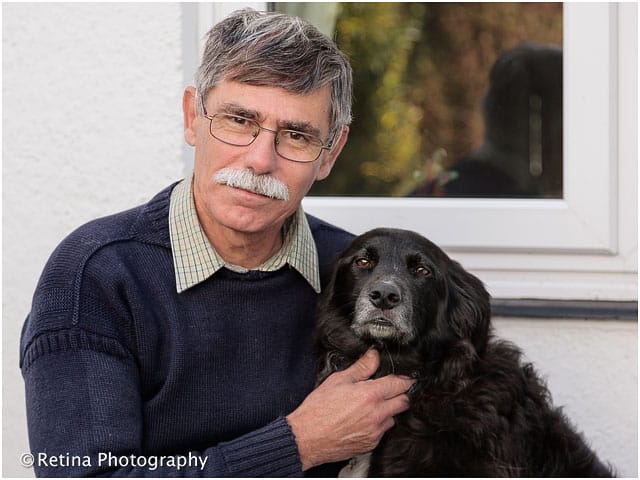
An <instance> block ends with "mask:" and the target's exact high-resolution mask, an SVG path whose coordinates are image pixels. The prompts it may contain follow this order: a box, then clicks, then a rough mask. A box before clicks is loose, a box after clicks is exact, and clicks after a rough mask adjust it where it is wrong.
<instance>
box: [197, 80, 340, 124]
mask: <svg viewBox="0 0 640 480" xmlns="http://www.w3.org/2000/svg"><path fill="white" fill-rule="evenodd" d="M207 104H209V105H210V106H211V107H214V108H216V109H218V111H225V112H226V113H233V114H236V115H246V116H247V117H249V118H255V120H257V121H259V122H260V121H265V120H271V119H274V120H276V121H278V122H285V123H291V124H297V125H300V126H305V125H307V126H313V127H315V128H321V127H323V125H322V123H325V124H326V125H327V126H328V123H329V119H330V111H331V89H330V86H329V85H325V86H323V87H321V88H320V89H318V90H315V91H314V92H311V93H308V94H296V93H292V92H289V91H287V90H285V89H283V88H279V87H272V86H262V85H250V84H245V83H240V82H232V81H224V82H221V83H219V84H218V85H216V86H214V87H213V88H212V89H211V90H209V93H208V95H207Z"/></svg>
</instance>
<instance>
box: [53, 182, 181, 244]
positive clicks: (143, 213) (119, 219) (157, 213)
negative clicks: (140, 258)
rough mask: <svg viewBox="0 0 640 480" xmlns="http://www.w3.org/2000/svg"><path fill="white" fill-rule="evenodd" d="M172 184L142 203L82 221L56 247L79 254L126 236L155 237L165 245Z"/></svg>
mask: <svg viewBox="0 0 640 480" xmlns="http://www.w3.org/2000/svg"><path fill="white" fill-rule="evenodd" d="M174 185H175V184H174ZM174 185H171V186H169V187H167V188H165V189H164V190H162V191H161V192H160V193H158V194H157V195H155V196H154V197H153V198H152V199H151V200H149V201H148V202H147V203H145V204H142V205H138V206H136V207H133V208H130V209H128V210H125V211H122V212H118V213H114V214H111V215H107V216H104V217H100V218H97V219H95V220H91V221H89V222H87V223H85V224H84V225H82V226H80V227H78V228H76V229H75V230H74V231H72V232H71V233H70V234H69V235H67V237H66V238H65V239H64V240H62V242H61V243H60V245H59V247H58V248H65V247H66V248H69V247H71V248H73V249H75V251H76V252H77V253H78V254H79V255H76V256H80V257H81V256H82V253H83V252H84V253H89V252H91V251H94V250H96V249H100V248H102V247H104V246H106V245H109V244H111V243H113V242H120V241H127V240H140V241H156V242H157V243H159V244H166V245H167V246H169V245H170V243H169V234H168V212H169V197H170V194H171V190H172V188H173V186H174Z"/></svg>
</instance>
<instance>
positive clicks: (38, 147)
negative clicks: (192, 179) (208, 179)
mask: <svg viewBox="0 0 640 480" xmlns="http://www.w3.org/2000/svg"><path fill="white" fill-rule="evenodd" d="M2 8H3V25H2V27H3V32H2V33H3V92H2V93H3V139H2V140H3V151H2V153H3V161H2V163H3V165H2V166H3V227H4V228H3V319H2V320H3V440H4V441H3V442H2V444H3V470H4V472H3V473H4V475H6V476H21V475H32V473H31V471H30V470H25V469H23V468H22V467H20V466H19V464H18V458H19V453H20V452H25V451H28V446H27V445H28V444H27V436H26V421H25V414H24V385H23V382H22V377H21V375H20V372H19V370H18V339H19V335H20V329H21V327H22V323H23V321H24V318H25V315H26V314H27V312H28V311H29V307H30V302H31V296H32V294H33V290H34V288H35V285H36V282H37V280H38V277H39V275H40V272H41V271H42V268H43V266H44V263H45V262H46V260H47V258H48V256H49V254H50V253H51V251H52V250H53V249H54V248H55V246H56V245H57V244H58V242H59V241H60V240H61V239H62V238H63V237H64V236H65V235H67V234H68V233H69V232H70V231H71V230H73V229H74V228H75V227H77V226H79V225H81V224H82V223H84V222H86V221H88V220H90V219H92V218H95V217H98V216H103V215H106V214H109V213H114V212H116V211H120V210H124V209H126V208H130V207H133V206H135V205H138V204H140V203H143V202H145V201H146V200H147V199H149V198H150V197H151V196H152V195H154V194H155V193H156V192H158V191H160V190H161V189H162V188H164V187H165V186H167V185H168V184H169V183H170V182H172V181H175V180H178V179H179V178H181V175H182V173H183V161H182V158H181V155H182V144H183V137H182V103H181V102H182V90H183V87H184V82H183V78H182V77H183V74H182V63H181V58H182V40H181V34H182V28H181V6H180V5H179V4H169V3H164V4H82V3H74V4H37V5H34V4H22V3H21V4H3V6H2Z"/></svg>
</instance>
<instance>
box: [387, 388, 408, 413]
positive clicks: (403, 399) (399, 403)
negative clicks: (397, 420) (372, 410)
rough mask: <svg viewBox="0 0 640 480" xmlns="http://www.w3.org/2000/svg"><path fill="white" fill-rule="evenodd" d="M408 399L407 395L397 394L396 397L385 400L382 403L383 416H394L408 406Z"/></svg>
mask: <svg viewBox="0 0 640 480" xmlns="http://www.w3.org/2000/svg"><path fill="white" fill-rule="evenodd" d="M409 405H410V400H409V396H408V395H404V394H402V395H398V396H397V397H394V398H391V399H389V400H386V401H385V402H384V404H383V405H382V409H383V411H382V413H383V415H385V416H389V417H394V416H396V415H398V414H399V413H402V412H404V411H405V410H407V409H408V408H409Z"/></svg>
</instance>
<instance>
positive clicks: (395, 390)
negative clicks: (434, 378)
mask: <svg viewBox="0 0 640 480" xmlns="http://www.w3.org/2000/svg"><path fill="white" fill-rule="evenodd" d="M374 381H375V382H379V383H380V386H381V388H382V389H383V390H382V392H383V393H382V394H383V397H384V398H385V399H386V400H388V399H390V398H394V397H397V396H398V395H401V394H403V393H406V392H408V391H409V389H410V388H411V387H412V385H413V384H414V383H415V382H416V381H415V380H414V379H412V378H409V377H400V376H398V375H388V376H386V377H382V378H379V379H377V380H374Z"/></svg>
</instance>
